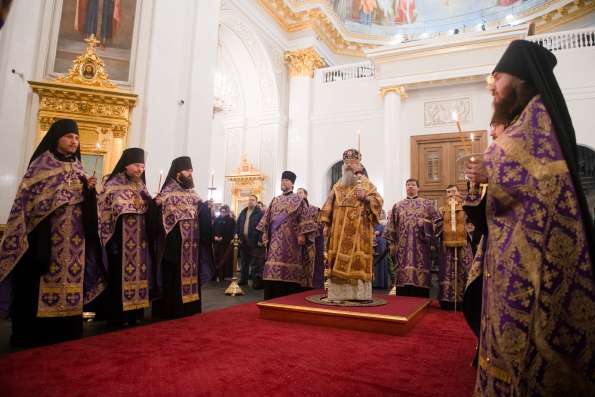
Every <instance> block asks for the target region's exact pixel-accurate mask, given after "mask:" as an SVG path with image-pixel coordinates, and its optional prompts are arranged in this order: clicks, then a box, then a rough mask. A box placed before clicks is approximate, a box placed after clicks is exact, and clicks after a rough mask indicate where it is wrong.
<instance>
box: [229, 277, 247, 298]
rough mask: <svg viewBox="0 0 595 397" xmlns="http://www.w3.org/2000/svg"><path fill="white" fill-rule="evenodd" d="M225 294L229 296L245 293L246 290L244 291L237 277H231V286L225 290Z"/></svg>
mask: <svg viewBox="0 0 595 397" xmlns="http://www.w3.org/2000/svg"><path fill="white" fill-rule="evenodd" d="M225 295H229V296H238V295H244V291H242V288H241V287H240V285H239V284H238V278H237V277H233V278H232V279H231V284H229V287H227V289H226V290H225Z"/></svg>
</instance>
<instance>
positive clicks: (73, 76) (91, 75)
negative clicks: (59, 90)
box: [57, 34, 117, 88]
mask: <svg viewBox="0 0 595 397" xmlns="http://www.w3.org/2000/svg"><path fill="white" fill-rule="evenodd" d="M84 41H85V43H87V48H86V49H85V53H84V54H81V55H79V56H78V57H77V58H76V59H75V60H74V62H73V64H72V68H70V70H69V71H68V74H66V75H64V76H62V77H59V78H58V79H57V81H60V82H62V83H71V84H81V85H89V86H92V87H101V88H117V87H116V86H115V85H114V84H113V83H112V82H111V81H109V79H108V75H107V72H106V71H105V64H104V63H103V61H102V60H101V58H99V56H98V55H97V53H96V50H95V49H96V48H97V45H98V44H99V40H97V39H96V38H95V35H94V34H92V35H91V36H89V37H88V38H86V39H85V40H84Z"/></svg>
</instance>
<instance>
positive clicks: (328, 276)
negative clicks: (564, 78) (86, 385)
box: [0, 40, 595, 396]
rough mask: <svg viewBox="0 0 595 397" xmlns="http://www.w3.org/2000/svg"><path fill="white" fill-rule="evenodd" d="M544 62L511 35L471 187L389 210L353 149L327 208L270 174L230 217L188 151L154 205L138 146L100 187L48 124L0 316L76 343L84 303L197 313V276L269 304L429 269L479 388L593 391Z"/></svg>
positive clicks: (24, 185)
mask: <svg viewBox="0 0 595 397" xmlns="http://www.w3.org/2000/svg"><path fill="white" fill-rule="evenodd" d="M555 65H556V58H555V56H554V55H553V54H552V53H551V52H549V51H548V50H546V49H544V48H543V47H541V46H539V45H537V44H534V43H530V42H527V41H523V40H517V41H513V42H512V43H511V44H510V46H509V47H508V49H507V50H506V52H505V53H504V55H503V56H502V59H501V60H500V61H499V63H498V64H497V66H496V68H495V69H494V72H493V75H492V77H493V82H492V85H491V88H490V90H491V94H492V96H493V106H494V109H493V110H494V112H493V118H492V124H493V127H494V129H493V131H492V137H493V141H492V143H491V144H490V146H489V147H488V148H487V150H486V151H485V152H484V153H483V154H482V155H481V156H478V158H476V159H470V160H469V162H468V165H467V167H466V175H467V177H468V180H469V188H468V189H466V190H467V191H465V192H459V191H458V188H457V186H454V185H451V186H448V188H447V189H446V192H445V194H446V195H447V200H446V204H445V205H444V206H443V207H441V208H436V207H435V204H434V201H432V200H429V199H424V198H421V197H419V196H418V189H419V184H418V181H417V180H415V179H410V180H408V181H407V182H406V192H407V196H406V198H404V199H402V200H400V201H398V202H397V203H395V204H394V205H392V207H391V209H390V211H389V212H388V216H384V211H383V205H384V202H383V199H382V197H381V195H380V194H379V192H378V191H377V190H376V187H375V186H374V184H373V183H372V181H370V180H369V179H368V178H367V176H366V175H365V174H364V172H363V167H362V165H361V161H362V154H361V153H360V152H359V151H358V150H356V149H348V150H345V152H344V153H343V167H342V175H341V177H340V179H339V180H338V181H337V182H336V183H335V184H334V185H333V187H332V189H331V191H330V193H329V195H328V198H327V200H326V202H325V203H324V205H323V206H322V208H320V209H319V208H317V207H315V206H313V205H311V204H310V203H309V201H308V197H307V191H306V190H305V189H300V190H298V191H297V192H295V191H294V184H295V182H296V178H297V176H296V174H294V173H293V172H291V171H285V172H283V174H282V175H281V191H282V194H281V195H279V196H276V197H274V198H273V199H272V201H271V202H270V204H269V205H268V207H266V208H265V207H264V205H262V204H260V205H259V203H258V197H255V196H250V197H249V200H248V203H247V206H246V208H244V209H243V210H242V211H241V212H240V213H239V214H238V215H237V219H236V218H235V215H234V216H230V209H229V207H228V206H223V207H221V208H220V215H219V216H218V217H217V218H216V219H214V217H213V211H212V208H211V207H212V205H211V203H209V202H208V201H203V200H201V199H200V197H199V196H198V195H197V193H196V192H195V191H194V189H193V187H194V182H193V178H192V170H193V167H192V163H191V160H190V158H189V157H179V158H176V159H174V160H173V161H172V164H171V168H170V170H169V173H168V175H167V178H166V179H165V182H164V183H163V185H162V186H160V191H159V192H158V193H157V194H156V196H155V197H152V196H151V194H150V193H149V191H148V190H147V187H146V184H145V174H144V166H145V161H144V160H145V159H144V151H143V150H142V149H140V148H129V149H126V150H125V151H124V152H123V153H122V156H121V158H120V160H119V161H118V163H117V164H116V166H115V167H114V169H113V171H112V172H111V173H110V174H109V176H108V177H107V178H106V179H105V182H104V183H103V185H102V186H101V188H99V189H98V188H97V186H96V185H97V181H96V178H95V177H94V176H87V175H85V172H84V170H83V167H82V164H81V159H80V148H79V134H78V127H77V124H76V122H74V121H73V120H59V121H56V122H55V123H53V124H52V126H51V127H50V129H49V130H48V132H47V134H46V135H45V136H44V138H43V139H42V141H41V142H40V144H39V146H38V147H37V149H36V150H35V152H34V154H33V156H32V157H31V160H30V162H29V166H28V169H27V172H26V173H25V175H24V177H23V180H22V181H21V184H20V186H19V188H18V191H17V193H16V198H15V200H14V204H13V206H12V209H11V212H10V215H9V219H8V224H7V230H6V233H5V235H4V237H3V240H2V242H1V251H0V282H1V284H0V287H1V288H0V302H1V303H2V306H1V309H3V310H5V311H6V310H7V309H8V312H9V315H10V318H11V320H12V335H11V341H12V343H13V344H14V345H20V346H22V345H31V344H39V343H50V342H56V341H60V340H66V339H72V338H77V337H80V336H81V334H82V317H81V314H82V312H83V309H85V310H90V311H93V312H95V313H96V318H97V320H102V321H106V322H107V323H108V324H110V325H113V326H121V325H123V324H135V323H137V322H138V321H140V320H141V319H142V318H143V316H144V312H145V309H147V308H149V307H151V309H152V310H151V314H152V315H153V316H155V317H161V318H177V317H182V316H187V315H191V314H195V313H199V312H200V311H201V284H203V283H204V282H206V281H209V280H212V279H218V280H219V281H222V280H225V279H226V278H229V277H230V276H231V275H232V272H233V271H234V269H232V268H231V263H232V262H233V261H232V259H233V258H232V257H233V252H232V250H230V244H231V243H230V242H231V241H232V239H233V236H234V235H235V234H237V235H238V237H239V240H240V256H241V271H240V284H243V285H246V284H247V283H248V282H249V281H251V287H252V288H255V289H264V298H265V299H273V298H276V297H281V296H284V295H287V294H292V293H297V292H302V291H305V290H307V289H311V288H323V287H324V289H325V291H326V298H327V300H328V301H330V302H331V303H336V304H341V303H342V302H345V301H367V300H370V299H372V298H373V297H372V289H373V287H377V288H382V289H385V290H386V289H388V288H390V287H393V286H394V287H395V289H396V294H397V296H401V295H410V296H418V297H428V296H429V294H430V289H431V287H432V266H433V265H432V264H433V263H434V264H435V265H434V267H436V268H437V269H438V272H437V273H438V275H437V276H438V277H437V279H438V300H439V301H440V304H441V306H442V307H443V308H444V309H451V308H453V305H456V304H457V302H462V304H463V310H464V313H465V317H466V319H467V321H468V323H469V325H470V326H471V328H472V330H473V331H474V332H475V334H476V335H477V337H478V347H477V355H476V360H475V365H476V366H477V368H478V376H477V383H476V389H477V390H476V391H477V394H478V395H488V396H492V395H519V396H521V395H522V396H525V395H569V396H570V395H572V396H587V395H595V384H594V381H593V373H594V370H595V289H594V272H593V257H594V254H593V247H594V243H593V230H592V221H591V219H590V213H589V210H588V206H587V201H586V199H585V194H584V192H583V189H582V186H581V183H580V180H579V177H578V167H577V159H576V158H577V155H576V152H577V149H576V138H575V133H574V129H573V126H572V122H571V119H570V116H569V113H568V109H567V107H566V103H565V101H564V98H563V96H562V93H561V91H560V88H559V86H558V84H557V81H556V79H555V77H554V74H553V69H554V66H555Z"/></svg>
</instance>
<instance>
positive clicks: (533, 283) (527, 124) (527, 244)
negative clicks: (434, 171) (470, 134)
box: [469, 96, 595, 396]
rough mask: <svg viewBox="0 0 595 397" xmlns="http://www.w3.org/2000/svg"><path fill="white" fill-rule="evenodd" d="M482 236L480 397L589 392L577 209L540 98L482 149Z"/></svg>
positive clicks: (589, 326)
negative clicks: (484, 233)
mask: <svg viewBox="0 0 595 397" xmlns="http://www.w3.org/2000/svg"><path fill="white" fill-rule="evenodd" d="M485 162H486V168H487V172H488V193H487V202H486V212H487V214H486V215H487V216H486V219H487V230H488V234H487V236H484V238H483V240H482V245H481V247H480V249H479V250H478V253H477V255H476V258H475V260H474V263H473V267H472V269H471V272H470V275H469V284H470V283H472V282H473V280H474V279H475V278H476V277H479V276H480V275H481V274H482V272H483V297H482V301H483V303H482V316H481V326H480V347H479V369H478V375H477V383H476V393H477V394H478V395H483V396H546V395H547V396H553V395H559V396H583V395H584V396H586V395H595V289H594V285H593V284H594V282H593V274H592V270H591V260H592V258H591V257H590V255H589V249H588V244H587V241H586V234H585V230H584V226H583V223H582V214H581V210H580V207H579V204H578V202H577V194H576V191H575V187H574V185H573V183H572V180H571V176H570V173H569V170H568V166H567V163H566V161H565V160H564V157H563V155H562V152H561V149H560V145H559V142H558V138H557V136H556V133H555V131H554V127H553V124H552V120H551V118H550V116H549V115H548V113H547V111H546V109H545V106H544V104H543V101H542V100H541V98H540V97H539V96H536V97H534V98H533V99H532V100H531V101H530V102H529V104H528V105H527V106H526V107H525V109H524V110H523V112H522V113H521V114H520V116H519V117H518V118H517V119H516V120H515V121H514V122H513V123H512V124H511V125H510V126H509V127H508V128H507V129H506V130H505V131H504V133H503V135H502V136H499V137H498V139H497V140H496V141H494V142H493V143H492V144H491V145H490V147H489V148H488V149H487V151H486V154H485Z"/></svg>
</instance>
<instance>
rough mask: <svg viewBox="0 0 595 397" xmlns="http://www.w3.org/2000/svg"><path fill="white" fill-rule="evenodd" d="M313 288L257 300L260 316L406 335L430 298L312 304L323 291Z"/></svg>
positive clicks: (397, 297) (382, 296)
mask: <svg viewBox="0 0 595 397" xmlns="http://www.w3.org/2000/svg"><path fill="white" fill-rule="evenodd" d="M322 293H323V291H322V290H311V291H307V292H302V293H299V294H294V295H289V296H284V297H282V298H277V299H271V300H268V301H263V302H259V303H257V306H258V308H259V309H260V317H261V318H263V319H267V320H277V321H290V322H298V323H303V324H312V325H320V326H326V327H334V328H344V329H352V330H357V331H366V332H377V333H382V334H389V335H404V334H406V333H407V332H409V330H411V329H412V328H413V326H414V325H415V323H416V322H417V321H418V320H419V319H420V318H421V317H423V315H424V313H425V309H426V308H427V307H428V305H429V304H430V300H429V299H422V298H412V297H408V296H388V295H380V296H378V297H379V298H381V299H384V300H386V301H387V304H386V305H383V306H373V307H340V306H327V305H320V304H316V303H312V302H309V301H307V300H306V297H308V296H312V295H317V294H322Z"/></svg>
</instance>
